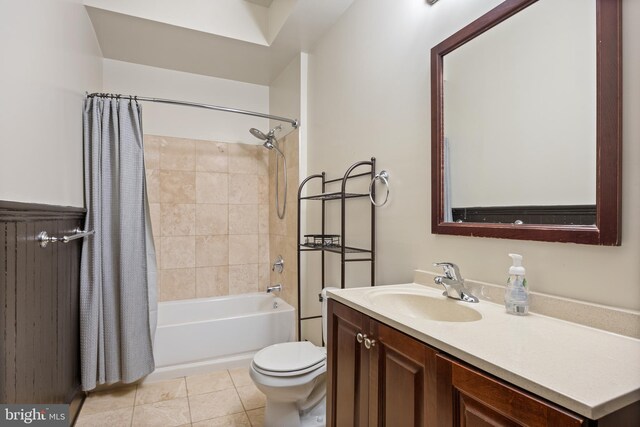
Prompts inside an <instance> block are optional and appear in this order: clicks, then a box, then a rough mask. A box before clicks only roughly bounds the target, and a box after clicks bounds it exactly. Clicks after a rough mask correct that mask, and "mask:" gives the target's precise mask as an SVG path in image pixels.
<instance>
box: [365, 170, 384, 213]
mask: <svg viewBox="0 0 640 427" xmlns="http://www.w3.org/2000/svg"><path fill="white" fill-rule="evenodd" d="M376 181H382V183H383V184H384V185H385V187H386V189H387V194H386V196H385V197H384V201H383V202H382V203H376V201H375V200H374V199H373V195H372V192H373V186H374V185H375V183H376ZM369 199H371V203H373V206H375V207H377V208H379V207H380V206H384V205H386V204H387V201H388V200H389V172H387V171H385V170H382V171H380V172H379V173H377V174H375V176H374V177H373V179H372V180H371V183H370V184H369Z"/></svg>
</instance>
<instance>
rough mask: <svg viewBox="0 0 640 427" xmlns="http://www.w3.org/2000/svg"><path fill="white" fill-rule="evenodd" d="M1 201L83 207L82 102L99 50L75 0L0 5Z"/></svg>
mask: <svg viewBox="0 0 640 427" xmlns="http://www.w3.org/2000/svg"><path fill="white" fill-rule="evenodd" d="M0 52H2V66H1V67H0V94H1V96H0V129H2V138H1V139H0V200H13V201H21V202H36V203H46V204H55V205H71V206H84V194H83V178H82V177H83V175H82V174H83V170H82V167H83V166H82V103H83V98H84V92H85V91H89V92H91V91H97V90H100V88H101V84H102V63H101V59H100V56H101V53H100V48H99V47H98V43H97V41H96V37H95V34H94V32H93V27H92V26H91V21H90V20H89V17H88V16H87V13H86V11H85V9H84V7H83V5H82V1H80V0H32V1H22V0H6V1H4V0H3V1H2V6H1V7H0Z"/></svg>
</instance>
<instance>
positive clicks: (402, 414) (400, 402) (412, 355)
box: [327, 299, 640, 427]
mask: <svg viewBox="0 0 640 427" xmlns="http://www.w3.org/2000/svg"><path fill="white" fill-rule="evenodd" d="M327 321H328V331H327V332H328V343H327V358H328V360H327V367H328V375H327V425H329V426H332V427H352V426H354V427H355V426H390V427H395V426H428V427H430V426H437V427H451V426H455V427H457V426H466V427H488V426H540V427H542V426H571V427H573V426H576V427H577V426H589V427H596V426H597V427H605V426H627V425H628V426H633V425H638V424H637V423H638V420H640V409H639V407H640V406H639V404H638V403H636V404H633V405H630V406H628V407H626V408H623V409H621V410H619V411H617V412H614V413H612V414H610V415H608V416H606V417H605V418H603V419H600V420H598V421H594V420H590V419H587V418H585V417H582V416H580V415H578V414H575V413H574V412H572V411H569V410H566V409H564V408H561V407H559V406H558V405H555V404H553V403H551V402H548V401H546V400H544V399H542V398H539V397H537V396H535V395H533V394H531V393H528V392H526V391H524V390H521V389H519V388H517V387H516V386H513V385H511V384H508V383H507V382H505V381H502V380H500V379H497V378H495V377H493V376H491V375H489V374H487V373H485V372H482V371H481V370H479V369H477V368H474V367H471V366H469V365H467V364H465V363H463V362H460V361H459V360H457V359H455V358H453V357H451V356H449V355H447V354H446V353H443V352H440V351H438V350H436V349H434V348H432V347H430V346H428V345H426V344H424V343H423V342H421V341H419V340H417V339H415V338H412V337H410V336H408V335H406V334H404V333H403V332H400V331H398V330H396V329H393V328H391V327H389V326H387V325H385V324H383V323H381V322H379V321H377V320H375V319H372V318H370V317H369V316H367V315H365V314H363V313H361V312H359V311H357V310H354V309H352V308H350V307H348V306H346V305H343V304H341V303H339V302H336V301H335V300H333V299H330V300H329V307H328V315H327Z"/></svg>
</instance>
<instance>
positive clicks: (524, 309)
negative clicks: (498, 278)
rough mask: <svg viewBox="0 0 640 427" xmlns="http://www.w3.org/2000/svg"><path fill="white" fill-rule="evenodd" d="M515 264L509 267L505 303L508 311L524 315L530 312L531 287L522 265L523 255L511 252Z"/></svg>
mask: <svg viewBox="0 0 640 427" xmlns="http://www.w3.org/2000/svg"><path fill="white" fill-rule="evenodd" d="M509 256H510V257H511V259H512V260H513V265H512V266H511V267H510V268H509V280H507V289H506V290H505V293H504V305H505V307H506V309H507V313H509V314H515V315H518V316H524V315H526V314H527V313H528V312H529V289H528V288H527V279H526V278H525V276H524V274H525V270H524V267H523V266H522V255H518V254H509Z"/></svg>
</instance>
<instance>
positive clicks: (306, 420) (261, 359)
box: [249, 288, 331, 427]
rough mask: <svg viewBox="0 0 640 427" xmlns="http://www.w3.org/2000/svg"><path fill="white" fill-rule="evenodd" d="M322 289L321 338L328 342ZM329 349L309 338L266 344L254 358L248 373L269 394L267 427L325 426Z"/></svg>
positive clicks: (266, 415) (261, 389)
mask: <svg viewBox="0 0 640 427" xmlns="http://www.w3.org/2000/svg"><path fill="white" fill-rule="evenodd" d="M326 289H331V288H325V289H323V290H322V297H323V298H322V337H323V340H324V342H327V297H326ZM326 372H327V350H326V349H325V348H324V347H317V346H315V345H313V344H312V343H310V342H308V341H302V342H287V343H281V344H274V345H271V346H269V347H266V348H264V349H262V350H260V351H259V352H257V353H256V355H255V356H254V357H253V361H252V362H251V367H250V368H249V375H250V376H251V379H252V380H253V382H254V383H255V385H256V387H258V389H259V390H260V391H261V392H263V393H264V394H265V395H266V396H267V407H266V409H265V417H264V425H265V427H299V426H301V427H310V426H314V427H321V426H322V427H324V426H325V425H326V420H325V418H326V404H325V403H326V402H325V401H326V395H327V388H326V381H325V376H326Z"/></svg>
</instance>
